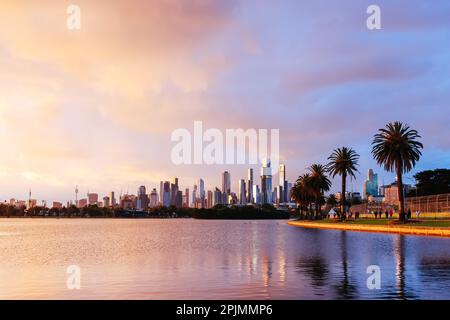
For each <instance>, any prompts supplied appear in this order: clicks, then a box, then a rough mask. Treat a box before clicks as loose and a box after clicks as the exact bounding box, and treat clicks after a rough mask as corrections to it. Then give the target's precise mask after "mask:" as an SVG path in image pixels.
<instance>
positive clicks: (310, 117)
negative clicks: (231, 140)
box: [0, 0, 450, 202]
mask: <svg viewBox="0 0 450 320" xmlns="http://www.w3.org/2000/svg"><path fill="white" fill-rule="evenodd" d="M70 4H75V5H78V6H79V7H80V9H81V29H80V30H69V29H68V28H67V26H66V20H67V18H68V16H69V15H68V14H67V12H66V10H67V7H68V6H69V5H70ZM371 4H377V5H378V6H379V7H380V8H381V26H382V28H381V30H369V29H368V28H367V27H366V19H367V18H368V16H369V15H368V14H367V13H366V9H367V7H368V6H369V5H371ZM449 15H450V2H448V1H447V0H434V1H433V2H432V3H431V2H429V1H414V0H409V1H402V0H398V1H381V0H377V1H373V0H371V1H365V0H354V1H350V0H345V1H325V0H315V1H265V0H246V1H235V0H226V1H225V0H224V1H221V0H215V1H207V0H190V1H186V0H152V1H144V0H126V1H125V0H117V1H107V0H96V1H92V0H74V1H71V2H70V3H69V2H66V1H57V0H52V1H50V0H41V1H39V2H38V1H24V0H14V1H12V0H3V1H2V2H1V4H0V70H1V72H0V145H1V148H2V157H1V160H0V199H2V200H4V199H9V198H16V199H27V198H28V190H29V188H31V189H32V194H33V198H37V199H46V200H48V201H53V200H60V201H64V202H65V201H67V200H70V199H74V189H75V186H76V185H78V188H79V190H80V194H84V193H86V192H88V191H91V192H97V193H99V194H100V195H104V194H106V193H107V192H109V191H112V190H114V191H116V193H120V192H123V193H125V192H126V191H127V190H128V191H129V192H136V189H137V187H138V186H139V185H146V186H147V188H148V189H151V188H154V187H155V188H158V187H159V181H160V180H170V179H172V177H175V176H176V177H179V179H180V184H181V186H182V187H183V188H184V187H190V188H192V185H193V184H194V183H195V181H196V180H197V179H198V178H200V177H201V178H203V179H204V180H205V181H206V188H207V189H213V188H214V187H215V186H220V185H221V182H220V173H221V172H222V171H224V170H228V171H230V172H231V178H232V189H234V190H236V189H237V183H238V182H237V180H238V179H240V178H244V176H245V171H246V169H247V168H248V166H246V165H175V164H173V163H172V161H171V149H172V148H173V147H174V145H175V143H174V142H172V141H171V139H170V137H171V133H172V132H173V131H174V130H176V129H179V128H186V129H188V130H190V131H192V130H193V124H194V121H196V120H198V121H202V122H203V126H204V127H206V128H217V129H219V130H222V131H224V130H225V129H227V128H231V129H234V128H244V129H248V128H254V129H261V128H263V129H279V130H280V158H281V161H282V162H284V163H285V164H286V168H287V178H288V179H289V180H290V181H294V180H295V179H296V177H298V176H299V175H300V174H302V173H304V172H305V171H306V168H307V167H308V166H309V165H310V164H312V163H316V162H317V163H326V161H327V157H328V156H329V155H330V153H331V152H332V150H333V149H335V148H337V147H342V146H348V147H352V148H354V149H355V150H356V151H357V152H358V153H359V154H360V155H361V158H360V161H359V172H360V173H359V174H358V176H357V179H356V181H353V182H349V183H348V184H349V189H353V190H354V191H361V188H362V187H361V186H362V182H363V179H364V176H365V175H366V172H367V170H368V169H369V168H372V169H374V171H375V172H377V173H378V174H379V180H380V183H381V182H382V181H383V180H384V181H385V182H386V183H388V182H392V180H393V175H392V174H391V173H387V172H384V171H383V170H382V168H380V167H378V166H377V164H376V163H375V161H374V160H373V158H372V156H371V145H370V143H371V141H372V139H373V135H374V134H375V133H376V131H377V130H378V129H379V128H381V127H383V126H384V125H385V124H386V123H387V122H390V121H396V120H399V121H402V122H405V123H407V124H409V125H410V126H411V127H412V128H414V129H417V130H418V131H419V133H420V134H421V135H422V142H423V143H424V146H425V148H424V150H423V156H422V158H421V160H420V162H419V163H418V165H417V166H416V168H415V169H414V171H413V172H411V173H408V174H407V175H406V176H407V177H412V175H413V174H414V172H416V171H420V170H425V169H434V168H449V167H450V138H449V137H450V125H449V119H450V108H449V103H450V76H449V75H450V19H449ZM254 168H255V174H256V175H257V174H258V172H259V169H258V168H257V166H254ZM274 179H277V177H274ZM405 182H411V181H409V180H406V181H405ZM338 188H339V183H338V180H337V179H336V180H335V185H334V187H333V190H337V189H338ZM79 197H80V196H79Z"/></svg>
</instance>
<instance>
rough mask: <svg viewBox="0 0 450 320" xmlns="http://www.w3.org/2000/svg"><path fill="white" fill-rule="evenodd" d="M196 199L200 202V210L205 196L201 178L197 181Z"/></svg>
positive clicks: (203, 182)
mask: <svg viewBox="0 0 450 320" xmlns="http://www.w3.org/2000/svg"><path fill="white" fill-rule="evenodd" d="M198 199H199V201H200V208H204V207H205V199H206V194H205V181H204V180H203V179H202V178H200V179H198Z"/></svg>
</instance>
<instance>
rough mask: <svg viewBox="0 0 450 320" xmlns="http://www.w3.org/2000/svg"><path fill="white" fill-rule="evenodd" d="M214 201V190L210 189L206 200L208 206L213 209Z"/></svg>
mask: <svg viewBox="0 0 450 320" xmlns="http://www.w3.org/2000/svg"><path fill="white" fill-rule="evenodd" d="M213 202H214V196H213V192H212V191H211V190H208V196H207V200H206V208H207V209H211V208H212V207H213Z"/></svg>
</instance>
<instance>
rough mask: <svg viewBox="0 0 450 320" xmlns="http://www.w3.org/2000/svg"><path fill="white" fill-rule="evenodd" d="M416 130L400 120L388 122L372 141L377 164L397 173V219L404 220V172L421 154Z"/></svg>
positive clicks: (420, 144) (409, 168)
mask: <svg viewBox="0 0 450 320" xmlns="http://www.w3.org/2000/svg"><path fill="white" fill-rule="evenodd" d="M419 138H421V137H420V135H419V134H418V132H417V131H416V130H413V129H410V127H409V126H408V125H406V124H403V123H402V122H399V121H396V122H391V123H388V124H387V125H386V126H385V127H384V128H382V129H379V130H378V133H377V134H375V135H374V139H373V142H372V146H373V147H372V154H373V157H374V159H375V160H376V161H377V163H378V165H380V166H381V165H383V166H384V169H385V170H386V171H390V172H395V173H396V175H397V188H398V199H399V203H400V214H399V220H400V221H402V222H403V221H405V199H404V194H403V180H402V176H403V174H404V173H407V172H409V171H411V169H412V168H414V166H415V165H416V163H417V161H419V159H420V156H421V155H422V153H421V151H420V149H423V145H422V143H421V142H419V141H418V139H419Z"/></svg>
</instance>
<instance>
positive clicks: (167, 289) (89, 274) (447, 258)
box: [0, 219, 450, 299]
mask: <svg viewBox="0 0 450 320" xmlns="http://www.w3.org/2000/svg"><path fill="white" fill-rule="evenodd" d="M69 265H78V266H80V268H81V286H82V288H81V289H80V290H68V289H67V286H66V280H67V276H68V275H67V273H66V270H67V267H68V266H69ZM369 265H379V266H380V268H381V289H380V290H369V289H367V286H366V280H367V277H368V276H369V275H368V274H366V268H367V266H369ZM0 298H2V299H17V298H25V299H32V298H33V299H34V298H38V299H44V298H45V299H47V298H49V299H104V298H106V299H363V298H364V299H365V298H369V299H380V298H398V299H403V298H406V299H417V298H418V299H450V239H444V238H425V237H415V236H401V235H386V234H375V233H374V234H372V233H352V232H343V231H330V230H314V229H302V228H298V227H292V226H288V225H287V224H286V221H200V220H190V219H171V220H93V219H92V220H86V219H78V220H76V219H72V220H68V219H59V220H56V219H48V220H43V219H0Z"/></svg>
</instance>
